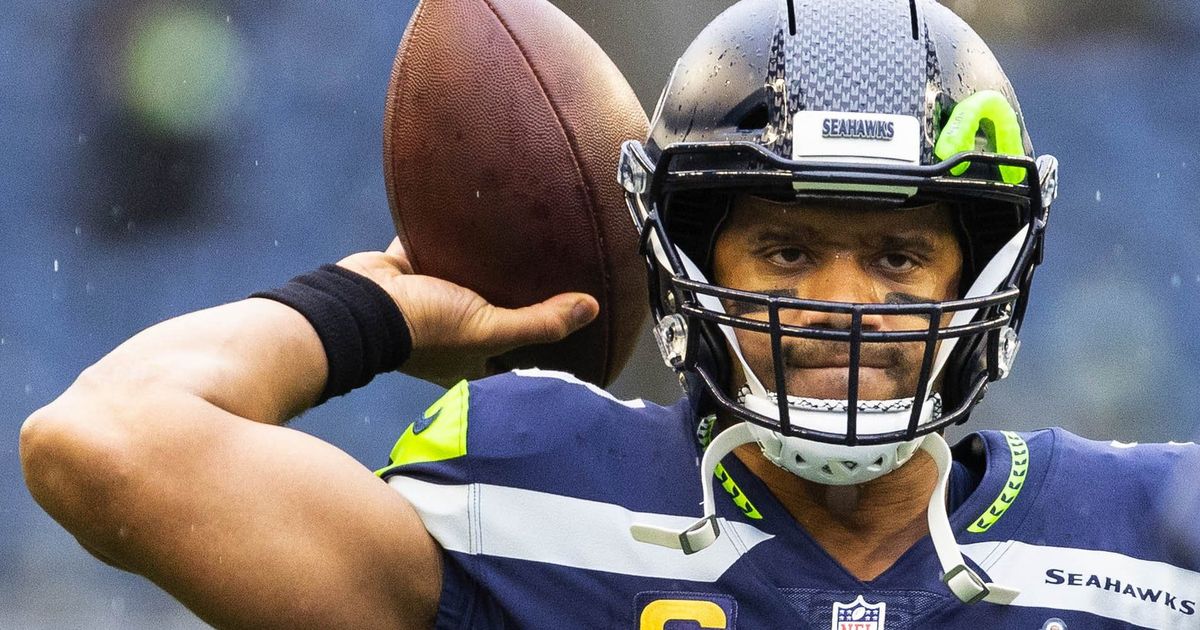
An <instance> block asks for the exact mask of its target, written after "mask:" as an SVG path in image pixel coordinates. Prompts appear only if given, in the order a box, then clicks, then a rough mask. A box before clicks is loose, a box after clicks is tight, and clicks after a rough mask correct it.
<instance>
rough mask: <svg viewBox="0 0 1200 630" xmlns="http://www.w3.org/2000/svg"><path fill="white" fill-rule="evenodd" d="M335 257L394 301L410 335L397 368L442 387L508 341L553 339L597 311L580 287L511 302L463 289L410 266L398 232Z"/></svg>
mask: <svg viewBox="0 0 1200 630" xmlns="http://www.w3.org/2000/svg"><path fill="white" fill-rule="evenodd" d="M338 265H339V266H342V267H345V268H346V269H349V270H351V271H354V272H356V273H359V274H362V275H364V276H366V277H367V278H370V279H371V280H373V281H375V282H376V283H377V284H379V286H381V287H383V289H384V290H385V291H387V292H388V294H390V295H391V296H392V299H394V300H395V301H396V304H398V305H399V306H400V310H401V311H402V312H403V313H404V318H405V321H407V322H408V328H409V331H410V332H411V333H412V340H413V353H412V357H411V358H409V360H408V362H406V363H405V364H404V366H403V367H402V368H401V371H403V372H404V373H406V374H410V375H412V376H416V377H418V378H422V379H425V380H428V381H432V382H434V383H437V384H439V385H442V386H446V387H449V386H450V385H453V384H454V383H456V382H458V381H459V380H462V379H464V378H478V377H481V376H484V375H485V374H486V373H487V363H488V360H489V359H490V358H492V357H495V356H498V355H500V354H503V353H505V352H507V351H509V350H512V349H513V348H518V347H521V346H526V345H530V344H541V343H553V342H555V341H559V340H561V339H563V338H564V337H566V336H567V335H569V334H571V333H572V332H575V331H576V330H578V329H580V328H582V327H584V326H585V325H587V324H588V323H589V322H591V321H592V320H593V319H595V318H596V315H597V314H598V313H599V311H600V305H599V304H598V303H597V302H596V300H595V298H593V297H592V296H590V295H587V294H586V293H563V294H560V295H556V296H554V297H552V298H550V299H548V300H546V301H545V302H541V303H539V304H534V305H531V306H527V307H524V308H518V309H506V308H500V307H497V306H492V305H491V304H489V303H488V302H487V300H484V299H483V298H482V297H480V296H479V294H478V293H475V292H474V291H471V290H470V289H466V288H464V287H461V286H459V285H457V284H454V283H451V282H447V281H445V280H441V279H438V278H434V277H431V276H422V275H417V274H414V273H413V269H412V264H411V263H410V262H409V260H408V255H407V254H406V253H405V252H404V247H403V246H402V245H401V244H400V239H393V240H392V243H391V245H389V246H388V248H387V251H385V252H362V253H359V254H354V255H353V256H349V257H347V258H344V259H342V260H341V261H339V262H338ZM517 281H520V279H517Z"/></svg>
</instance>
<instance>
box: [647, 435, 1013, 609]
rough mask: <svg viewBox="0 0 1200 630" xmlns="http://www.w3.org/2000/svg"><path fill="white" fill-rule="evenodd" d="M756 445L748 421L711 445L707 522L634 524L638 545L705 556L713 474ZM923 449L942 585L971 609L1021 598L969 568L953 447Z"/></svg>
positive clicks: (934, 441)
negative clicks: (961, 539) (929, 469)
mask: <svg viewBox="0 0 1200 630" xmlns="http://www.w3.org/2000/svg"><path fill="white" fill-rule="evenodd" d="M752 441H754V437H753V436H752V435H751V434H750V428H749V426H747V424H746V423H744V422H739V423H738V424H737V425H735V426H733V427H730V428H729V429H726V430H725V431H723V432H722V433H721V434H720V435H718V436H717V437H716V439H714V440H713V441H712V444H709V446H708V450H706V451H705V452H704V459H702V460H701V462H700V474H701V477H702V482H701V483H702V484H703V487H704V490H703V493H704V518H701V519H700V520H698V521H696V522H695V523H693V524H692V525H691V526H690V527H688V528H687V529H685V530H683V531H682V532H680V531H677V530H674V529H670V528H667V527H658V526H655V525H645V524H635V525H632V526H631V527H630V528H629V531H630V534H632V535H633V538H634V539H635V540H638V541H640V542H644V543H650V544H653V545H659V546H661V547H668V548H671V549H679V550H682V551H683V552H684V553H685V554H693V553H696V552H698V551H701V550H703V549H705V548H707V547H709V546H710V545H712V544H713V543H714V542H716V540H717V537H718V536H720V535H721V528H720V525H719V524H718V523H719V522H720V520H721V519H718V518H717V515H716V511H717V510H716V505H715V503H714V500H713V481H712V480H713V477H714V475H713V470H714V469H715V468H716V467H717V464H718V463H720V462H721V460H722V459H723V458H724V457H725V455H727V454H729V452H730V451H732V450H733V449H735V448H737V447H738V446H741V445H742V444H746V443H748V442H752ZM920 448H921V450H923V451H925V452H926V453H928V454H929V456H930V457H931V458H932V459H933V461H934V464H936V465H937V469H938V482H937V485H936V486H935V487H934V489H933V493H932V494H930V495H929V508H928V510H927V514H926V516H927V518H928V522H929V537H930V539H932V541H933V548H934V551H935V552H936V553H937V557H938V563H939V564H941V566H942V582H944V583H945V584H946V586H947V587H949V589H950V591H951V592H952V593H954V596H955V597H957V598H958V599H959V600H961V601H962V602H963V603H966V604H974V603H976V602H981V601H983V602H990V603H993V604H1009V603H1012V601H1013V600H1014V599H1016V597H1017V595H1020V591H1018V590H1016V589H1013V588H1008V587H1005V586H1001V585H999V584H995V583H992V582H985V581H984V580H983V578H981V577H979V574H978V573H976V572H975V571H974V570H973V569H971V567H969V566H967V563H966V560H965V559H964V558H963V555H962V552H961V551H960V550H959V548H958V541H957V540H955V538H954V531H953V530H952V529H951V528H950V518H949V516H948V515H947V514H946V490H947V487H948V485H949V479H950V468H951V463H952V461H951V457H950V447H949V446H948V445H947V444H946V440H945V439H944V438H942V436H940V435H938V434H937V433H931V434H929V435H927V436H925V437H924V438H922V439H921V446H920Z"/></svg>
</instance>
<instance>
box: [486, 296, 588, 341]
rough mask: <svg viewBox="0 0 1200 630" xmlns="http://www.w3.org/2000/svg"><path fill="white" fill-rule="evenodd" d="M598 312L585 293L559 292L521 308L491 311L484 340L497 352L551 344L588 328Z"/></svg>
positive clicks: (493, 309)
mask: <svg viewBox="0 0 1200 630" xmlns="http://www.w3.org/2000/svg"><path fill="white" fill-rule="evenodd" d="M599 313H600V305H599V304H598V303H597V302H596V299H595V298H593V297H592V296H590V295H588V294H586V293H563V294H561V295H556V296H554V297H552V298H550V299H548V300H546V301H545V302H541V303H539V304H534V305H533V306H526V307H524V308H517V309H504V308H492V309H490V311H489V313H488V315H489V317H488V319H489V321H488V323H487V328H488V329H489V330H488V337H489V341H490V342H491V343H493V344H495V345H496V346H497V347H498V349H499V352H505V351H507V350H510V349H512V348H519V347H521V346H527V345H530V344H538V343H553V342H555V341H561V340H562V339H563V338H565V337H566V336H567V335H569V334H571V333H573V332H575V331H576V330H579V329H580V328H583V327H584V326H586V325H588V324H589V323H591V321H592V320H593V319H596V315H597V314H599Z"/></svg>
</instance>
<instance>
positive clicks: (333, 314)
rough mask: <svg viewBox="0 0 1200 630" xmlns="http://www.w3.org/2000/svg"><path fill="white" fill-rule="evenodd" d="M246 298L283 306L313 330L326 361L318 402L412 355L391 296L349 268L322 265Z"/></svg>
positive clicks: (401, 317) (409, 336)
mask: <svg viewBox="0 0 1200 630" xmlns="http://www.w3.org/2000/svg"><path fill="white" fill-rule="evenodd" d="M250 297H257V298H266V299H268V300H275V301H276V302H281V303H283V304H286V305H288V306H290V307H292V308H294V309H296V310H297V311H299V312H300V314H301V315H304V317H305V319H307V320H308V322H309V323H310V324H312V327H313V328H314V329H316V331H317V337H319V338H320V339H321V345H322V346H324V348H325V358H326V360H327V361H328V362H329V377H328V379H327V380H326V381H325V391H323V392H321V399H320V400H319V401H317V404H318V405H319V404H321V403H323V402H325V401H327V400H329V399H330V398H334V397H336V396H341V395H343V394H346V393H349V392H350V391H351V390H354V389H357V388H359V387H362V386H363V385H366V384H367V383H370V382H371V379H373V378H375V375H376V374H382V373H384V372H391V371H393V370H396V369H397V368H399V367H400V366H401V365H403V364H404V362H405V361H407V360H408V357H409V355H411V354H412V334H411V333H410V332H409V330H408V324H407V323H405V321H404V314H403V313H402V312H401V311H400V308H399V307H398V306H396V302H395V301H394V300H392V296H390V295H388V293H387V292H386V291H384V290H383V288H382V287H380V286H379V285H378V284H375V282H373V281H371V280H370V279H369V278H366V277H364V276H361V275H359V274H357V273H354V272H353V271H350V270H349V269H345V268H343V267H338V266H337V265H322V266H321V268H320V269H318V270H316V271H313V272H311V273H306V274H304V275H301V276H296V277H295V278H292V279H291V280H289V281H288V282H287V284H285V285H283V286H281V287H279V288H278V289H271V290H269V291H260V292H258V293H255V294H253V295H251V296H250Z"/></svg>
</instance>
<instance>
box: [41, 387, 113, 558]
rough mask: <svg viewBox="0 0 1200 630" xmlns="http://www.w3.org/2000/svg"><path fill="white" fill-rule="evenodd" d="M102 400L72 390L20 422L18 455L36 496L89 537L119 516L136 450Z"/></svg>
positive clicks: (75, 530) (71, 528) (79, 533)
mask: <svg viewBox="0 0 1200 630" xmlns="http://www.w3.org/2000/svg"><path fill="white" fill-rule="evenodd" d="M104 406H105V405H103V404H97V405H96V406H95V407H93V408H91V409H90V410H89V408H88V405H87V401H86V400H80V399H79V398H78V397H77V395H75V394H72V393H71V392H68V394H64V396H63V397H61V398H60V399H59V400H57V401H55V402H53V403H51V404H50V405H47V406H46V407H43V408H42V409H39V410H38V411H36V412H34V413H33V414H32V415H31V416H29V418H28V419H26V421H25V423H24V424H23V425H22V426H21V433H20V457H21V468H22V471H23V473H24V475H25V483H26V485H27V486H28V487H29V492H30V494H31V495H33V498H34V500H36V501H37V502H38V504H39V505H41V506H42V508H43V509H45V510H46V512H47V513H49V514H50V516H52V517H54V519H55V520H57V521H58V522H59V523H61V524H62V525H63V526H64V527H65V528H66V529H67V530H69V531H71V532H72V533H74V534H75V535H76V536H78V537H80V538H81V539H90V538H92V534H93V533H94V532H97V531H102V529H103V528H104V527H105V524H106V523H108V522H109V521H111V520H112V519H113V518H115V517H116V515H117V514H119V512H120V509H121V508H120V505H121V503H122V499H121V494H122V492H123V491H124V489H126V488H128V487H129V486H130V477H131V475H130V473H131V470H132V466H133V464H132V459H131V457H130V452H131V451H132V450H133V449H132V448H131V445H130V441H129V440H128V439H127V436H126V435H124V434H123V433H122V431H121V430H120V427H119V425H118V424H116V423H114V422H111V421H109V419H107V418H106V417H105V415H104V414H103V407H104Z"/></svg>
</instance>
